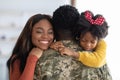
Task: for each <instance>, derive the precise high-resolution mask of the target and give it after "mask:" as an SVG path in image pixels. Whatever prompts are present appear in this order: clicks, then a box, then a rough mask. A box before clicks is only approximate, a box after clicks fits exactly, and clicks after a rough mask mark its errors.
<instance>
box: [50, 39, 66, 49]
mask: <svg viewBox="0 0 120 80" xmlns="http://www.w3.org/2000/svg"><path fill="white" fill-rule="evenodd" d="M61 47H64V45H63V43H62V42H61V41H57V42H53V43H52V44H51V45H50V48H52V49H54V50H56V51H58V50H59V48H61Z"/></svg>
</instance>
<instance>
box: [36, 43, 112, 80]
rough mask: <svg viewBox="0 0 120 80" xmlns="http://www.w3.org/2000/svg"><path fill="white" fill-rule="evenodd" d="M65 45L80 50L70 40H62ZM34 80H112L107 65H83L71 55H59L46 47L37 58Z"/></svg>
mask: <svg viewBox="0 0 120 80" xmlns="http://www.w3.org/2000/svg"><path fill="white" fill-rule="evenodd" d="M63 44H64V45H65V46H66V47H69V48H72V49H74V50H75V51H78V50H80V48H79V47H78V45H77V44H75V43H74V42H72V41H63ZM34 80H112V78H111V76H110V74H109V70H108V67H107V65H106V64H105V65H104V66H103V67H101V68H91V67H87V66H85V65H83V64H82V63H81V62H80V61H77V60H76V59H74V58H73V57H70V56H66V55H60V53H58V52H57V51H54V50H52V49H48V50H46V51H45V52H44V54H43V55H42V57H41V58H40V59H39V60H38V62H37V65H36V68H35V74H34Z"/></svg>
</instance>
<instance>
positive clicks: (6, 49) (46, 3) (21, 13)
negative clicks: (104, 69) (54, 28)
mask: <svg viewBox="0 0 120 80" xmlns="http://www.w3.org/2000/svg"><path fill="white" fill-rule="evenodd" d="M64 4H70V5H72V6H75V7H76V8H77V9H78V10H79V12H80V13H81V12H82V11H85V10H91V11H92V12H93V13H95V14H97V13H99V14H102V15H103V16H104V17H105V18H106V21H107V22H108V24H109V26H110V29H109V34H108V36H107V37H106V39H105V40H106V41H107V45H108V46H107V63H108V66H109V68H110V71H111V74H112V76H113V80H120V69H119V68H120V65H119V61H120V59H119V55H120V53H119V46H120V37H118V35H119V34H120V31H119V29H118V28H119V27H118V26H119V19H120V15H119V14H120V11H119V9H118V7H119V2H118V0H114V1H113V0H0V80H8V71H7V67H6V61H7V59H8V58H9V56H10V55H11V51H12V49H13V47H14V45H15V42H16V40H17V38H18V36H19V34H20V33H21V31H22V29H23V27H24V25H25V23H26V21H27V20H28V18H29V17H30V16H32V15H34V14H37V13H42V14H50V15H52V14H53V12H54V10H55V9H57V8H58V7H59V6H61V5H64Z"/></svg>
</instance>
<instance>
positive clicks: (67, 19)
mask: <svg viewBox="0 0 120 80" xmlns="http://www.w3.org/2000/svg"><path fill="white" fill-rule="evenodd" d="M79 15H80V14H79V12H78V10H77V9H76V8H75V7H73V6H71V5H63V6H60V7H59V8H57V9H56V10H55V11H54V13H53V26H54V27H55V34H56V36H55V37H56V40H63V39H65V40H66V39H70V38H72V30H73V27H75V26H76V22H77V21H78V19H79Z"/></svg>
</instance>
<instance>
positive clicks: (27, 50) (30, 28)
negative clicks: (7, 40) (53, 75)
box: [7, 14, 54, 80]
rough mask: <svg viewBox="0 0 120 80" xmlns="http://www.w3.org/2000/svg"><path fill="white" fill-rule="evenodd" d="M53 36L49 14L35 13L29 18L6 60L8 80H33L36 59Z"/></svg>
mask: <svg viewBox="0 0 120 80" xmlns="http://www.w3.org/2000/svg"><path fill="white" fill-rule="evenodd" d="M53 38H54V33H53V27H52V19H51V17H50V16H49V15H44V14H36V15H33V16H32V17H30V18H29V20H28V21H27V23H26V25H25V27H24V29H23V31H22V32H21V34H20V36H19V38H18V40H17V43H16V45H15V47H14V49H13V51H12V55H11V56H10V58H9V60H8V61H7V66H8V69H9V79H10V80H33V75H34V69H35V65H36V62H37V60H38V59H39V58H40V57H41V55H42V53H43V51H44V50H46V49H48V47H49V45H50V44H51V43H52V41H53Z"/></svg>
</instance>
